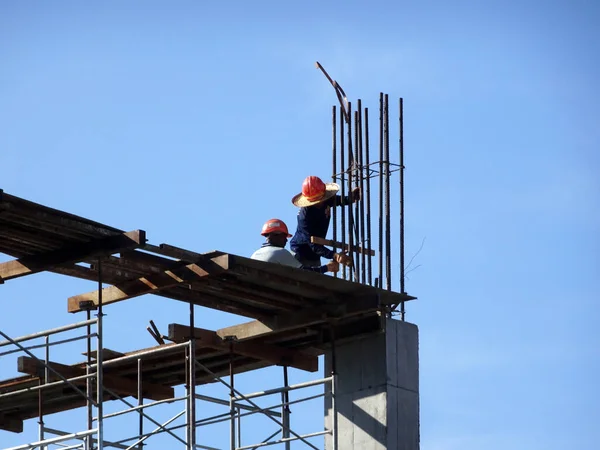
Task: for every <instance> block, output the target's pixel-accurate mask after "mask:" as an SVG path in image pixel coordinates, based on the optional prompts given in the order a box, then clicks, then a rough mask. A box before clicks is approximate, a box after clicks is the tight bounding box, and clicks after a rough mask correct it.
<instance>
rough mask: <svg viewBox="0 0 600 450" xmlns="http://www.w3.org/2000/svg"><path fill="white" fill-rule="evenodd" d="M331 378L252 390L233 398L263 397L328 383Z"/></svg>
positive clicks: (237, 399)
mask: <svg viewBox="0 0 600 450" xmlns="http://www.w3.org/2000/svg"><path fill="white" fill-rule="evenodd" d="M331 380H332V377H327V378H321V379H319V380H313V381H306V382H304V383H298V384H292V385H291V386H288V387H287V388H285V387H283V388H275V389H267V390H266V391H259V392H253V393H252V394H247V395H242V396H238V397H236V398H235V400H236V401H239V400H247V399H250V398H257V397H264V396H265V395H273V394H279V393H280V392H284V391H293V390H296V389H302V388H306V387H311V386H318V385H320V384H325V383H330V382H331Z"/></svg>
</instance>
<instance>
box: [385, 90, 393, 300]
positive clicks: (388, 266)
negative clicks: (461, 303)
mask: <svg viewBox="0 0 600 450" xmlns="http://www.w3.org/2000/svg"><path fill="white" fill-rule="evenodd" d="M384 117H385V123H384V128H385V288H386V289H387V290H388V291H391V290H392V249H391V230H390V225H391V222H390V122H389V104H388V94H385V104H384Z"/></svg>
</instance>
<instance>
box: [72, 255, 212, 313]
mask: <svg viewBox="0 0 600 450" xmlns="http://www.w3.org/2000/svg"><path fill="white" fill-rule="evenodd" d="M216 259H218V258H216ZM222 271H223V268H222V267H221V266H220V265H219V264H218V262H215V261H213V260H210V259H208V258H200V259H199V260H198V261H196V262H195V263H194V264H187V263H185V262H183V261H179V262H176V263H174V264H173V265H172V266H171V267H170V269H169V270H165V271H164V272H160V273H150V274H148V275H146V276H144V277H140V278H136V279H133V280H128V281H124V282H122V283H118V284H116V285H114V286H109V287H106V288H104V289H102V304H103V305H107V304H110V303H116V302H120V301H123V300H127V299H130V298H134V297H139V296H140V295H144V294H152V293H157V292H158V291H161V290H163V289H167V288H170V287H173V286H177V285H179V284H181V283H185V282H191V281H193V280H196V279H197V278H202V277H205V276H208V275H218V274H220V273H221V272H222ZM88 301H91V302H93V304H94V306H97V305H98V302H99V295H98V291H92V292H88V293H85V294H80V295H75V296H73V297H70V298H69V300H68V311H69V312H71V313H74V312H79V311H81V310H82V308H81V306H80V304H81V302H88Z"/></svg>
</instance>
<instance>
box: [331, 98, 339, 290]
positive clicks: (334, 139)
mask: <svg viewBox="0 0 600 450" xmlns="http://www.w3.org/2000/svg"><path fill="white" fill-rule="evenodd" d="M336 119H337V118H336V107H335V105H333V107H332V111H331V129H332V131H331V135H332V142H331V147H332V153H333V155H332V163H333V182H334V183H337V145H336V144H337V129H336V125H337V122H336ZM332 209H333V211H332V222H333V240H334V241H337V207H335V208H332ZM333 251H334V252H335V251H336V247H333ZM333 276H334V277H335V278H337V277H338V273H337V272H334V273H333Z"/></svg>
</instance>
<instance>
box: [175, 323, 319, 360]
mask: <svg viewBox="0 0 600 450" xmlns="http://www.w3.org/2000/svg"><path fill="white" fill-rule="evenodd" d="M192 334H193V337H194V338H195V340H196V342H197V343H198V345H200V346H203V347H208V348H213V349H216V350H223V351H229V350H230V348H231V351H232V352H233V353H234V354H236V355H242V356H247V357H250V358H255V359H258V360H260V361H268V362H269V363H271V364H275V365H280V366H290V367H295V368H296V369H300V370H306V371H308V372H316V371H317V370H318V369H319V360H318V358H317V357H316V356H312V355H308V354H306V353H304V352H302V351H299V350H292V349H289V348H284V347H279V346H277V345H272V344H263V343H255V342H227V341H225V340H223V338H222V337H220V336H219V335H217V333H215V332H214V331H211V330H205V329H202V328H194V329H193V331H192V330H190V327H188V326H185V325H179V324H176V323H172V324H170V325H169V339H170V340H172V341H174V342H184V341H186V340H188V339H190V338H191V337H192ZM230 346H231V347H230Z"/></svg>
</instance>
